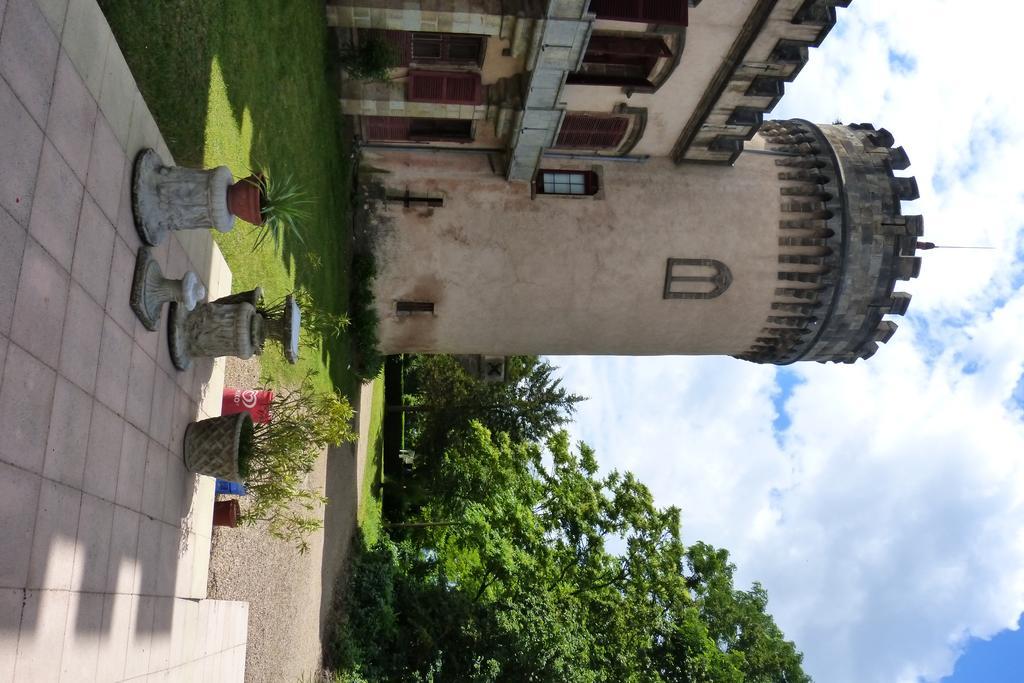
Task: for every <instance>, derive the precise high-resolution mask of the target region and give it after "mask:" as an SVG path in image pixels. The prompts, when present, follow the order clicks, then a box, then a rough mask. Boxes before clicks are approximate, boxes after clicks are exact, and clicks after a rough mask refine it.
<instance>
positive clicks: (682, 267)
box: [663, 258, 732, 299]
mask: <svg viewBox="0 0 1024 683" xmlns="http://www.w3.org/2000/svg"><path fill="white" fill-rule="evenodd" d="M731 284H732V271H730V270H729V267H728V266H727V265H725V264H724V263H722V262H721V261H716V260H714V259H707V258H701V259H692V258H670V259H669V260H668V265H667V266H666V267H665V289H664V292H663V298H665V299H714V298H715V297H716V296H720V295H721V294H722V293H723V292H725V290H727V289H729V285H731Z"/></svg>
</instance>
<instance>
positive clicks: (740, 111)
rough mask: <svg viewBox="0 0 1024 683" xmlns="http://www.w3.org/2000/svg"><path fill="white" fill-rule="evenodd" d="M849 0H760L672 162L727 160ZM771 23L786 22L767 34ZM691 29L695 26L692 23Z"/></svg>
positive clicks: (772, 105)
mask: <svg viewBox="0 0 1024 683" xmlns="http://www.w3.org/2000/svg"><path fill="white" fill-rule="evenodd" d="M850 2H851V0H758V2H757V3H756V5H755V6H754V9H753V10H752V11H751V13H750V14H749V15H748V17H747V20H746V22H745V23H744V25H743V27H742V28H741V30H740V32H739V35H738V36H737V37H736V40H735V41H733V44H732V46H731V47H730V48H729V52H728V54H727V56H726V58H725V60H724V61H723V63H722V66H721V67H720V68H719V70H718V71H717V73H716V74H715V76H714V78H713V79H712V80H711V83H710V84H709V85H708V88H707V89H706V90H705V92H704V96H703V97H702V98H701V100H700V102H698V104H697V107H696V108H695V109H694V112H693V114H692V115H691V117H690V119H689V121H687V123H686V126H685V127H684V128H683V132H682V134H681V135H680V136H679V139H678V141H677V142H676V144H675V146H674V147H673V149H672V158H673V160H674V161H675V162H676V163H684V162H696V163H711V164H724V165H729V164H732V163H733V162H735V161H736V158H737V157H738V156H739V155H740V153H741V152H742V151H743V143H744V141H746V140H750V139H751V138H752V137H753V136H754V134H755V133H756V132H757V131H758V129H759V128H760V127H761V122H762V116H763V114H764V113H765V112H770V111H771V110H772V109H774V108H775V105H776V104H778V102H779V100H780V99H781V98H782V95H783V92H784V89H785V88H784V85H783V84H784V82H786V81H792V80H793V79H794V78H796V76H797V74H798V73H799V72H800V70H801V69H802V68H803V66H804V64H806V63H807V50H808V48H809V47H815V46H818V45H820V44H821V41H822V40H823V39H824V38H825V36H826V35H827V34H828V32H829V31H830V30H831V29H832V27H833V26H834V25H835V21H836V7H837V6H839V7H846V6H848V5H849V4H850ZM769 23H770V24H771V25H772V26H773V27H778V26H784V27H785V28H784V29H783V30H781V31H779V35H778V36H777V37H776V38H774V40H771V39H767V40H766V39H765V38H764V33H765V31H766V28H767V26H768V25H769ZM692 30H699V29H698V28H693V29H692Z"/></svg>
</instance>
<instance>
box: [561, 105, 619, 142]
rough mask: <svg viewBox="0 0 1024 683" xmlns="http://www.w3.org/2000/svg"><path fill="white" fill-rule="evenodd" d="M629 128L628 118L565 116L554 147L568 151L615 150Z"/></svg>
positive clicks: (591, 115) (592, 115)
mask: <svg viewBox="0 0 1024 683" xmlns="http://www.w3.org/2000/svg"><path fill="white" fill-rule="evenodd" d="M628 128H629V117H628V116H602V115H600V114H572V113H569V114H566V115H565V119H564V120H563V121H562V127H561V128H560V129H559V131H558V140H557V141H556V142H555V146H556V147H567V148H570V149H615V148H616V147H618V146H619V144H621V143H622V138H623V137H625V135H626V129H628Z"/></svg>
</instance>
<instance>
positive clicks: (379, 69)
mask: <svg viewBox="0 0 1024 683" xmlns="http://www.w3.org/2000/svg"><path fill="white" fill-rule="evenodd" d="M395 66H398V53H397V52H395V49H394V48H393V47H391V45H389V44H388V43H387V42H386V41H385V40H383V39H381V38H378V37H376V36H370V37H367V38H365V39H363V40H361V41H360V43H359V44H358V45H352V46H350V47H349V48H348V49H347V50H344V51H342V53H341V68H342V69H344V70H345V72H346V73H348V75H349V76H351V77H352V78H356V79H359V80H365V81H384V80H387V78H388V70H389V69H391V68H392V67H395Z"/></svg>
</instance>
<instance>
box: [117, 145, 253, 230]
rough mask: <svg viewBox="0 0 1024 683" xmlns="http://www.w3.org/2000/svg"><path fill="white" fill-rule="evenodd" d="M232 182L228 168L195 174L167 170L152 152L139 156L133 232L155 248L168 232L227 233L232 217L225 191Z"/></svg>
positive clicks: (134, 181)
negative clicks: (207, 231)
mask: <svg viewBox="0 0 1024 683" xmlns="http://www.w3.org/2000/svg"><path fill="white" fill-rule="evenodd" d="M233 181H234V178H233V177H232V176H231V171H230V170H229V169H228V167H227V166H218V167H217V168H214V169H211V170H196V169H191V168H182V167H180V166H167V165H165V164H164V162H163V159H161V158H160V155H159V154H157V153H156V152H155V151H153V150H152V149H145V150H142V151H141V152H139V155H138V156H137V157H136V158H135V169H134V174H133V176H132V211H133V213H134V214H135V229H136V230H137V231H138V233H139V237H140V238H141V239H142V241H143V242H145V243H146V244H148V245H150V246H154V247H155V246H157V245H158V244H160V243H162V242H163V241H164V240H165V239H167V233H168V232H169V231H171V230H198V229H202V230H206V229H208V228H211V227H214V228H217V230H220V231H221V232H228V231H229V230H231V228H232V227H233V226H234V224H235V217H234V216H233V215H232V214H231V212H230V211H229V210H228V203H227V191H228V187H229V186H230V185H231V184H232V182H233Z"/></svg>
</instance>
